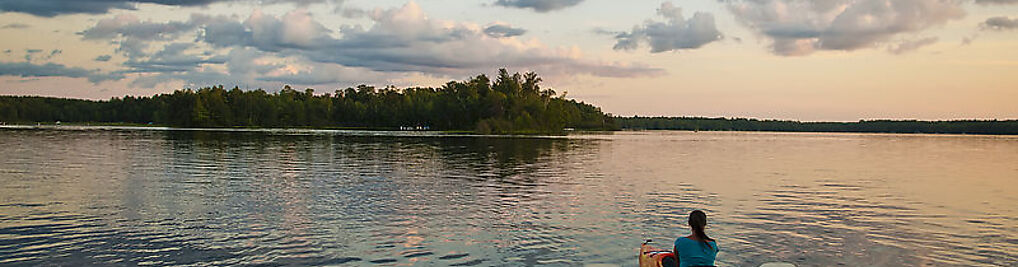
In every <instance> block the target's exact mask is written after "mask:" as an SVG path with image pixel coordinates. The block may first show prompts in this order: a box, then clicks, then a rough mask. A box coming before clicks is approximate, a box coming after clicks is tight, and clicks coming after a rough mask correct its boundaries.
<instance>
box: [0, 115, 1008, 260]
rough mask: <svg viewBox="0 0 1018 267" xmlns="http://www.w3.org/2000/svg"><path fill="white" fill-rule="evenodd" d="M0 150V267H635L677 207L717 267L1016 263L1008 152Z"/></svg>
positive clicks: (123, 132)
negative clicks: (696, 227) (705, 218)
mask: <svg viewBox="0 0 1018 267" xmlns="http://www.w3.org/2000/svg"><path fill="white" fill-rule="evenodd" d="M0 144H2V146H0V154H3V155H8V157H7V159H5V161H3V162H2V163H0V175H2V176H0V192H2V194H0V265H38V264H44V263H45V264H55V265H107V264H123V265H272V266H276V265H336V264H341V265H387V266H402V265H423V266H433V265H442V266H445V265H451V266H471V265H478V266H491V265H542V264H551V265H581V264H615V265H631V264H633V263H634V261H635V259H634V258H635V257H634V256H635V255H634V254H635V248H636V244H639V242H640V241H641V240H642V239H644V238H654V239H656V240H669V239H671V238H674V237H675V236H677V235H681V234H684V233H685V231H687V230H685V229H684V227H683V225H684V221H685V214H687V213H688V211H689V210H691V209H703V210H706V211H707V212H708V213H709V214H710V215H711V220H712V224H711V226H710V227H711V228H710V229H709V232H710V233H711V234H712V235H713V236H715V237H717V238H718V239H719V240H720V245H721V247H722V249H723V253H721V254H720V255H719V261H720V264H722V265H726V266H729V265H731V266H745V265H756V264H759V263H762V262H768V261H787V262H794V263H797V264H799V265H800V266H837V265H845V266H858V265H867V266H880V265H883V266H891V265H894V266H899V265H903V266H928V265H959V266H972V265H987V266H993V265H1007V264H1009V263H1010V262H1014V259H1015V257H1016V255H1018V252H1015V251H1018V241H1016V240H1018V233H1016V231H1018V230H1016V229H1015V227H1014V225H1018V211H1016V210H1015V209H1014V207H1013V205H1012V204H1013V203H1016V202H1018V199H1016V197H1015V196H1014V194H1012V193H1013V192H1018V190H1016V184H1018V181H1015V177H1018V168H1016V167H1015V166H1014V165H1013V163H1014V162H1018V155H1015V153H1014V151H1018V150H1015V149H1016V148H1018V139H1015V138H997V137H957V136H955V137H945V136H899V135H840V134H839V135H824V134H753V133H708V134H704V133H695V134H694V133H681V132H636V133H620V134H616V135H613V136H571V137H568V138H506V137H471V136H445V135H431V134H423V135H422V134H419V133H399V132H397V133H364V132H342V131H197V130H187V131H162V130H160V131H152V130H134V129H112V130H110V129H106V130H95V129H77V130H74V129H72V130H11V129H4V130H0ZM962 178H964V179H962ZM945 188H946V189H945ZM944 190H952V191H956V192H959V194H961V196H959V195H957V194H946V193H945V192H944Z"/></svg>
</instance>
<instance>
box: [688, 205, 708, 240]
mask: <svg viewBox="0 0 1018 267" xmlns="http://www.w3.org/2000/svg"><path fill="white" fill-rule="evenodd" d="M689 228H692V229H693V235H694V236H696V238H697V239H700V240H699V241H700V242H703V243H704V244H706V245H707V247H708V248H709V247H711V246H710V243H708V242H709V241H714V239H712V238H710V237H709V236H707V232H704V228H707V213H704V212H703V211H700V210H694V211H693V212H690V213H689Z"/></svg>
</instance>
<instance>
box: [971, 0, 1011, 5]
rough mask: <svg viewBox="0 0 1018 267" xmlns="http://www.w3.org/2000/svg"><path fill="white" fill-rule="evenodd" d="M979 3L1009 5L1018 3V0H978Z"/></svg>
mask: <svg viewBox="0 0 1018 267" xmlns="http://www.w3.org/2000/svg"><path fill="white" fill-rule="evenodd" d="M976 3H977V4H984V5H994V4H995V5H1009V4H1018V0H976Z"/></svg>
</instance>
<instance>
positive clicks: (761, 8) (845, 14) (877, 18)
mask: <svg viewBox="0 0 1018 267" xmlns="http://www.w3.org/2000/svg"><path fill="white" fill-rule="evenodd" d="M728 8H729V10H730V11H731V12H732V13H733V14H734V15H735V17H736V18H737V20H738V21H740V22H741V23H743V24H744V25H746V26H747V27H749V28H750V29H752V30H754V31H755V32H756V33H758V34H760V35H762V36H766V37H768V38H770V39H771V40H772V41H773V43H772V45H771V49H772V52H773V53H775V54H778V55H785V56H796V55H808V54H811V53H813V52H815V51H817V50H841V51H852V50H857V49H862V48H870V47H875V46H876V45H878V44H880V43H886V42H888V41H890V40H892V39H893V38H894V37H895V36H898V35H902V34H915V33H918V32H921V31H923V30H926V29H928V28H930V27H933V26H938V25H943V24H945V23H946V22H948V21H950V20H955V19H960V18H962V17H964V16H965V11H964V9H963V8H962V6H961V3H960V2H958V1H953V0H895V1H887V0H823V1H809V0H730V1H728Z"/></svg>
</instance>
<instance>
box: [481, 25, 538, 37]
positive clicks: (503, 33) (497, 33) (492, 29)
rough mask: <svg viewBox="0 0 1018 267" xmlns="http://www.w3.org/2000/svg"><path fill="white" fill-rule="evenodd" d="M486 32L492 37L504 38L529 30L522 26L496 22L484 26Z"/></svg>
mask: <svg viewBox="0 0 1018 267" xmlns="http://www.w3.org/2000/svg"><path fill="white" fill-rule="evenodd" d="M484 33H485V34H488V36H491V37H497V38H502V37H513V36H520V35H523V34H526V33H527V30H526V29H522V28H513V27H512V26H509V25H504V24H495V25H491V26H488V27H486V28H484Z"/></svg>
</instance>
